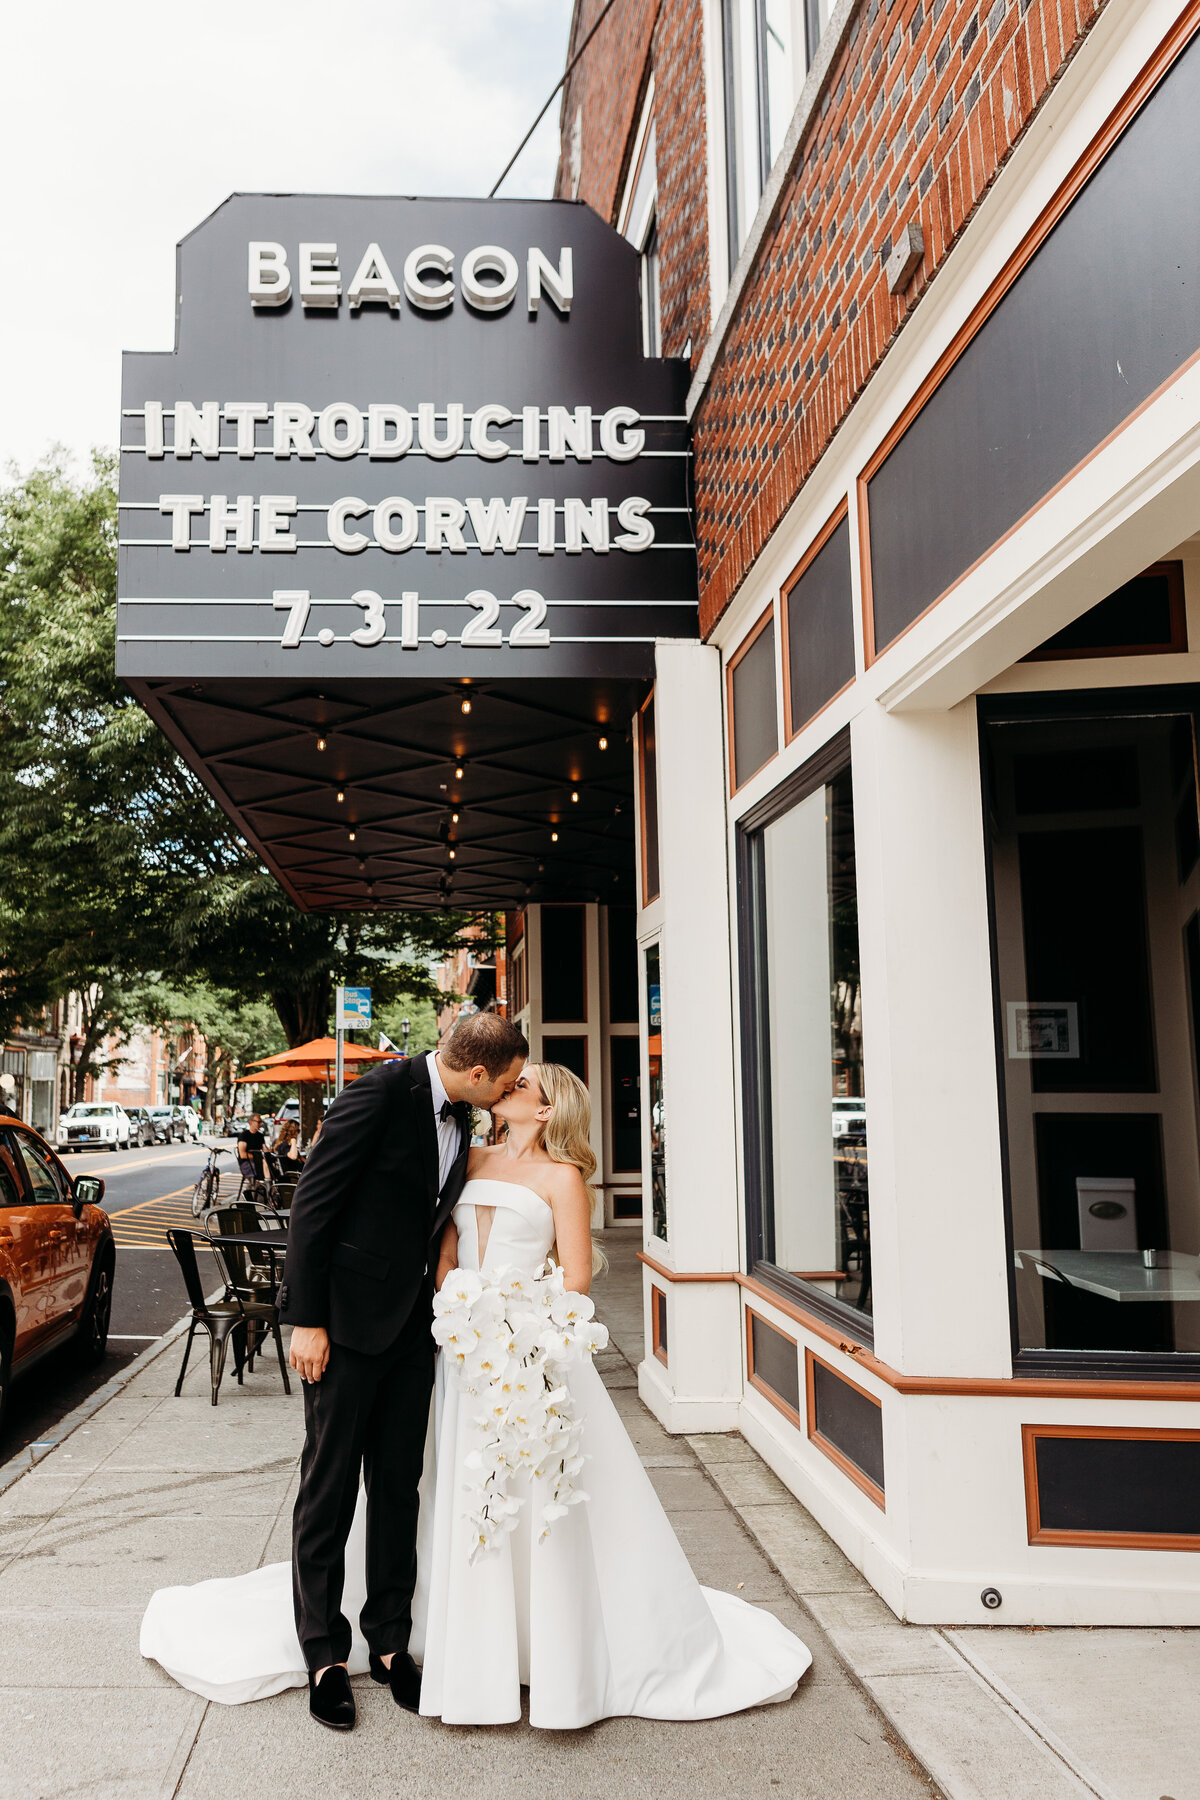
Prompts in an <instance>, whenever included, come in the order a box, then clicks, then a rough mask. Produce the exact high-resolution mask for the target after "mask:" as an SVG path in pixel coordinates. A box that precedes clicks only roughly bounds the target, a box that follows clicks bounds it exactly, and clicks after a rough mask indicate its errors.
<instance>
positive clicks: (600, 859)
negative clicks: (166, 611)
mask: <svg viewBox="0 0 1200 1800" xmlns="http://www.w3.org/2000/svg"><path fill="white" fill-rule="evenodd" d="M129 685H130V687H131V688H132V689H133V691H134V693H135V694H136V696H137V698H138V699H139V700H140V702H141V703H142V705H143V706H145V707H146V709H147V710H148V711H149V713H150V714H151V716H152V717H153V718H154V719H155V720H156V721H157V722H158V724H159V725H160V726H161V727H162V728H163V730H164V731H165V732H166V733H167V735H168V737H170V739H171V741H172V742H173V743H174V744H175V746H176V748H177V749H178V750H179V751H180V752H181V753H182V755H183V756H184V758H185V759H186V761H187V762H188V763H189V764H190V765H191V767H192V768H193V769H195V770H196V772H197V774H198V775H199V776H200V777H201V779H202V780H203V781H204V782H205V784H206V785H207V786H208V788H209V789H210V791H211V792H212V793H213V794H214V796H215V797H216V799H217V800H218V801H219V802H220V804H221V806H222V807H223V808H224V809H225V811H226V812H227V813H228V814H229V816H230V817H231V818H232V819H233V820H234V822H235V823H236V825H237V827H238V829H239V830H240V831H241V832H243V833H244V835H245V836H246V838H247V840H248V841H249V842H250V843H251V844H252V845H253V847H254V848H255V850H256V851H257V852H258V853H259V855H260V856H261V857H262V858H263V861H264V862H265V863H266V865H267V867H268V868H269V869H270V870H271V872H272V873H273V874H274V875H275V876H276V877H277V878H278V879H279V881H280V882H281V883H282V884H283V886H284V887H285V888H286V890H287V892H288V893H289V894H290V895H291V896H292V898H293V899H294V900H295V901H296V902H297V904H298V905H299V906H301V907H303V908H304V909H305V910H306V911H325V910H329V909H338V910H342V909H355V908H372V907H407V908H438V907H462V908H468V909H469V908H476V907H479V908H490V909H500V908H506V907H519V906H522V905H524V904H526V903H527V902H528V901H531V900H535V901H540V900H550V901H553V900H574V901H580V900H599V901H601V902H611V901H625V902H629V901H632V900H633V898H634V857H633V821H634V807H633V759H632V752H631V747H630V736H631V733H630V722H631V719H632V717H633V714H634V712H635V710H636V708H637V707H638V706H639V705H640V703H641V701H642V700H643V698H644V697H645V694H646V692H647V685H646V684H645V683H642V682H637V681H619V680H612V681H599V680H588V681H584V680H565V679H564V680H551V679H541V680H531V679H528V678H526V679H522V680H516V681H507V682H506V681H477V682H471V683H470V684H469V685H468V684H464V683H462V682H457V681H456V682H450V681H422V680H416V679H408V680H405V681H403V682H398V681H386V680H380V681H370V680H363V679H361V678H354V679H346V680H342V681H338V680H328V679H326V680H321V681H313V680H301V679H297V680H294V681H284V680H279V679H270V680H232V679H221V680H212V679H210V680H204V681H195V680H191V679H189V680H179V681H157V680H131V681H130V683H129ZM464 701H469V702H470V711H469V713H464V711H463V703H464ZM602 739H604V740H605V741H606V744H607V747H606V748H604V749H601V747H600V744H601V740H602ZM322 741H323V742H324V745H325V748H324V749H321V748H320V747H319V746H320V743H321V742H322ZM458 770H461V775H459V774H457V773H456V771H458ZM339 793H341V794H342V795H343V796H344V798H343V799H341V800H339V798H338V795H339ZM573 795H578V799H573V798H572V796H573ZM455 813H457V815H458V818H457V821H456V820H455V818H454V814H455ZM351 833H353V834H354V835H353V838H351ZM554 833H557V834H558V836H557V841H555V840H554V837H553V834H554ZM451 852H453V854H451Z"/></svg>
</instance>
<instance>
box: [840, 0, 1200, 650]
mask: <svg viewBox="0 0 1200 1800" xmlns="http://www.w3.org/2000/svg"><path fill="white" fill-rule="evenodd" d="M1197 27H1200V0H1191V4H1190V5H1188V6H1187V7H1185V8H1184V10H1183V12H1182V13H1181V14H1180V15H1179V17H1178V19H1177V20H1176V21H1175V23H1174V25H1173V26H1172V27H1171V30H1170V31H1169V32H1168V33H1167V35H1166V37H1165V38H1164V39H1163V40H1162V42H1161V44H1160V45H1159V46H1158V49H1157V50H1156V51H1155V52H1154V55H1153V56H1152V57H1151V58H1150V60H1149V62H1148V63H1146V65H1145V66H1144V68H1143V69H1142V70H1141V72H1140V73H1139V75H1138V77H1137V79H1136V80H1135V81H1134V82H1133V83H1132V85H1131V86H1130V87H1129V88H1127V89H1126V91H1125V93H1124V94H1123V95H1122V97H1121V99H1120V100H1119V101H1118V103H1117V105H1116V106H1115V107H1114V108H1113V110H1112V112H1111V113H1110V114H1109V116H1108V118H1107V119H1106V120H1105V121H1104V123H1103V125H1102V126H1101V127H1100V129H1099V131H1098V132H1097V133H1096V135H1095V137H1094V138H1093V139H1092V141H1091V143H1090V144H1089V145H1088V147H1087V149H1086V150H1085V151H1084V153H1083V155H1082V156H1081V157H1080V158H1079V161H1078V162H1077V163H1076V164H1075V166H1074V168H1073V169H1072V170H1071V172H1070V174H1069V175H1068V176H1067V177H1066V179H1065V180H1064V181H1063V182H1062V184H1061V185H1060V187H1059V188H1058V190H1057V192H1056V193H1055V194H1054V196H1053V198H1052V199H1051V200H1050V201H1049V203H1048V205H1047V206H1046V207H1045V208H1044V209H1043V211H1042V212H1041V213H1040V214H1039V216H1038V217H1037V218H1036V219H1035V220H1034V222H1033V224H1032V225H1031V226H1030V228H1029V230H1028V231H1027V232H1026V233H1025V236H1024V237H1023V238H1022V239H1021V241H1020V243H1019V244H1018V245H1017V247H1016V249H1015V250H1014V251H1013V253H1012V255H1011V256H1010V257H1009V259H1008V261H1007V262H1006V263H1005V265H1004V267H1003V268H1002V269H1001V271H1000V273H999V274H998V275H997V276H996V278H995V280H994V281H993V282H992V283H991V285H990V286H989V287H988V289H987V291H986V292H985V293H984V294H983V295H982V297H981V298H980V299H979V300H978V301H977V302H976V304H975V306H974V307H973V308H972V310H971V312H970V313H969V314H968V316H967V318H966V319H965V321H964V322H963V324H962V325H961V326H960V327H959V329H958V331H957V332H956V333H955V335H954V337H953V338H952V339H951V340H950V342H949V344H948V345H947V346H946V348H945V350H944V351H943V352H942V354H941V356H940V357H939V358H938V360H937V362H936V363H935V364H934V366H933V368H932V369H931V370H930V371H929V374H928V375H927V376H926V377H925V379H924V381H923V382H922V383H921V385H920V387H919V388H918V389H917V391H916V393H915V394H914V395H913V397H912V399H911V400H910V401H909V403H908V405H907V406H906V407H905V408H904V410H903V411H902V412H901V413H900V415H899V417H898V418H897V419H896V421H895V423H894V424H893V425H892V426H891V427H890V429H889V430H888V432H887V433H886V435H885V436H884V438H883V440H882V442H881V443H880V445H879V447H878V449H877V450H876V451H875V452H874V454H873V455H872V457H871V458H870V460H869V462H868V463H867V464H866V466H865V468H864V469H863V470H862V472H861V474H860V475H859V476H858V478H857V488H858V531H859V561H860V573H861V590H862V614H863V648H864V656H865V661H866V666H867V667H868V668H870V666H871V664H872V663H873V662H874V661H875V658H876V656H877V655H880V654H882V652H881V651H880V650H879V648H878V647H877V646H876V643H875V607H874V600H873V594H872V585H871V525H870V519H869V517H868V500H867V487H868V483H869V482H870V480H871V477H872V476H873V475H875V474H876V473H877V471H878V470H879V468H880V467H881V466H882V464H883V463H884V462H886V460H887V458H888V457H889V456H890V455H891V453H892V451H893V450H894V449H895V447H896V445H897V444H898V443H899V441H900V439H901V438H902V437H903V436H904V433H905V432H906V431H907V430H908V428H909V426H910V425H911V424H912V422H913V420H914V419H915V418H916V417H917V414H918V413H919V412H920V411H921V410H922V408H923V407H924V406H925V405H926V404H927V402H928V401H929V399H930V397H931V396H932V394H933V393H934V391H935V390H936V389H937V388H938V387H939V386H940V385H941V383H942V381H943V380H944V378H945V376H946V375H947V373H948V372H949V370H950V369H951V368H952V367H953V365H954V364H955V363H956V362H957V361H958V359H959V357H960V356H961V355H962V353H963V351H964V350H965V349H966V348H967V345H968V344H969V343H970V342H971V340H972V338H974V337H975V335H976V334H977V332H978V331H979V330H980V329H981V327H982V326H983V325H984V324H985V323H986V321H987V319H988V318H989V317H990V315H991V314H992V313H993V312H994V311H995V309H996V307H997V306H998V305H999V304H1000V302H1001V300H1002V299H1003V298H1004V296H1005V294H1006V293H1007V292H1008V290H1009V288H1010V287H1011V286H1012V285H1013V283H1014V282H1015V281H1016V279H1017V277H1018V276H1019V275H1020V274H1021V273H1022V271H1023V270H1024V268H1025V266H1026V264H1027V263H1029V262H1030V261H1031V260H1032V259H1033V257H1034V255H1035V254H1036V252H1037V251H1038V250H1039V249H1040V248H1041V246H1042V244H1043V243H1044V242H1045V241H1046V239H1047V238H1048V237H1049V235H1050V233H1051V232H1052V231H1053V229H1054V227H1055V226H1056V225H1057V224H1058V221H1059V220H1060V219H1061V217H1062V215H1063V214H1064V213H1065V212H1066V210H1067V208H1068V207H1069V206H1070V204H1071V202H1072V201H1073V200H1074V199H1075V198H1076V196H1077V195H1078V193H1079V191H1080V189H1081V188H1082V187H1083V186H1084V184H1085V183H1086V182H1087V181H1088V180H1089V179H1090V177H1091V176H1092V175H1093V174H1094V173H1095V171H1096V169H1097V168H1098V167H1099V166H1100V164H1101V163H1102V162H1103V161H1104V158H1105V157H1106V156H1107V155H1108V153H1109V151H1110V150H1111V149H1112V147H1113V145H1114V144H1115V143H1116V142H1117V139H1118V138H1119V137H1120V136H1121V135H1122V133H1123V132H1124V131H1125V129H1126V127H1127V126H1128V125H1129V124H1130V122H1131V121H1132V119H1133V118H1134V116H1135V115H1136V114H1137V113H1138V112H1139V111H1140V109H1141V107H1142V106H1144V104H1145V103H1146V101H1147V100H1148V99H1149V97H1150V95H1151V94H1152V93H1153V92H1154V89H1155V88H1156V87H1157V86H1158V84H1159V82H1160V81H1161V80H1162V78H1163V76H1164V75H1165V74H1166V73H1167V71H1168V70H1169V69H1170V67H1171V65H1172V64H1173V63H1174V62H1175V61H1176V59H1177V58H1178V57H1179V56H1180V54H1181V53H1182V52H1183V50H1184V49H1185V48H1186V47H1187V44H1188V43H1189V42H1190V40H1191V38H1192V37H1193V36H1194V35H1195V32H1196V30H1197ZM1197 361H1200V351H1198V352H1197V353H1196V355H1195V356H1191V357H1189V358H1188V360H1187V361H1186V362H1185V363H1184V364H1183V365H1182V366H1181V367H1180V368H1178V369H1176V370H1175V371H1174V373H1173V374H1172V375H1170V376H1169V377H1168V378H1167V380H1166V381H1164V382H1163V383H1162V385H1161V386H1160V387H1158V388H1156V389H1155V391H1154V393H1153V394H1151V395H1150V396H1149V397H1148V398H1147V399H1146V400H1144V401H1143V402H1142V404H1141V405H1140V406H1138V407H1137V408H1135V410H1134V411H1133V412H1131V413H1130V414H1129V415H1128V417H1127V418H1125V419H1123V420H1122V421H1121V423H1120V424H1119V425H1117V426H1116V427H1115V428H1114V429H1113V430H1112V431H1111V432H1109V434H1108V436H1107V437H1106V438H1104V439H1103V441H1102V442H1101V443H1099V444H1097V445H1096V447H1095V449H1094V450H1092V451H1090V452H1089V454H1088V455H1087V456H1085V457H1083V458H1082V460H1081V461H1080V462H1078V463H1076V465H1075V467H1074V468H1073V469H1070V470H1069V471H1068V472H1067V474H1066V475H1064V476H1063V478H1062V480H1061V481H1059V482H1056V483H1055V485H1054V486H1053V487H1052V488H1051V489H1050V490H1049V492H1048V493H1046V494H1043V495H1042V498H1041V499H1040V500H1039V501H1037V502H1036V504H1035V505H1033V506H1031V507H1030V509H1029V511H1028V512H1026V513H1024V514H1023V515H1022V517H1021V518H1019V519H1018V520H1017V521H1016V523H1015V524H1014V525H1011V526H1010V527H1009V529H1008V530H1007V531H1006V532H1004V533H1003V534H1002V535H1001V536H1000V537H998V538H997V539H996V542H995V543H994V544H990V545H989V546H988V548H987V549H986V550H985V551H984V552H983V555H982V556H979V557H976V559H975V561H974V562H973V563H972V564H971V566H970V568H968V569H964V571H963V573H962V574H961V575H960V576H959V577H958V579H957V580H956V581H953V582H951V584H950V586H949V587H948V588H946V589H945V590H944V591H943V592H942V593H940V594H938V595H937V596H936V597H935V598H934V599H933V600H931V601H930V603H929V605H928V606H927V607H925V608H924V609H923V610H922V611H921V612H919V613H918V614H917V617H916V618H915V619H911V620H910V621H909V623H908V624H907V625H906V626H905V627H904V630H903V631H900V632H897V634H896V636H895V637H894V638H891V639H889V644H888V645H885V646H884V648H885V649H886V648H888V647H889V646H890V644H894V643H898V642H899V641H900V639H901V638H902V637H905V636H906V635H907V633H908V632H910V631H911V630H912V629H913V627H914V626H915V625H917V624H918V623H919V622H920V620H921V619H923V618H925V616H926V614H927V613H929V612H931V611H932V609H933V608H934V607H935V606H938V605H940V603H941V602H942V601H943V600H944V599H945V598H946V596H947V594H952V593H953V592H954V590H955V588H957V587H959V586H960V585H961V584H962V582H964V581H965V580H966V579H967V577H968V575H970V574H971V573H972V572H973V571H974V570H975V569H977V568H978V567H979V565H980V563H981V562H983V561H984V559H985V558H986V557H988V556H990V555H991V554H992V553H993V551H995V550H997V549H998V548H999V547H1000V545H1001V544H1003V543H1005V542H1006V541H1007V540H1008V539H1009V538H1010V537H1011V536H1012V535H1013V533H1014V532H1016V531H1019V530H1020V528H1021V526H1022V525H1024V524H1025V522H1026V521H1027V520H1028V519H1030V518H1032V517H1033V515H1034V513H1036V512H1038V511H1039V510H1040V509H1041V508H1042V507H1043V506H1045V505H1046V503H1047V501H1049V500H1051V499H1053V497H1054V495H1055V494H1057V493H1058V492H1059V491H1060V489H1062V488H1063V487H1065V486H1066V484H1067V482H1069V481H1071V480H1072V479H1073V478H1074V477H1075V476H1076V475H1077V474H1078V473H1079V471H1080V470H1081V469H1084V468H1086V467H1087V465H1088V464H1089V463H1090V462H1092V461H1093V460H1094V458H1095V457H1097V456H1099V454H1100V452H1101V451H1102V450H1104V449H1106V448H1107V446H1108V445H1109V444H1111V443H1112V442H1113V440H1114V439H1115V438H1116V437H1118V436H1119V435H1120V433H1121V432H1123V431H1125V430H1126V429H1127V428H1128V426H1129V425H1131V424H1132V423H1133V421H1134V420H1135V419H1136V418H1137V417H1138V416H1139V415H1140V414H1141V413H1143V412H1144V411H1145V410H1146V408H1147V407H1148V406H1152V405H1153V404H1154V402H1155V400H1157V399H1158V398H1159V396H1160V395H1161V394H1163V393H1165V392H1166V391H1167V389H1168V388H1170V387H1171V386H1172V385H1173V384H1174V383H1175V382H1176V381H1178V379H1179V377H1180V376H1181V375H1182V374H1183V373H1184V372H1185V370H1187V369H1189V368H1191V367H1192V365H1193V364H1194V363H1195V362H1197Z"/></svg>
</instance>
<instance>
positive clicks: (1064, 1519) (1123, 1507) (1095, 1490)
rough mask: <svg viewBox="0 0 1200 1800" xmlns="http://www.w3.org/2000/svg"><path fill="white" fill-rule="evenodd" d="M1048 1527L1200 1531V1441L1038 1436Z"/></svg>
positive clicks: (1040, 1492) (1040, 1490)
mask: <svg viewBox="0 0 1200 1800" xmlns="http://www.w3.org/2000/svg"><path fill="white" fill-rule="evenodd" d="M1036 1456H1037V1477H1038V1500H1039V1507H1040V1512H1041V1524H1042V1529H1043V1530H1046V1531H1129V1532H1139V1533H1140V1532H1144V1533H1148V1534H1154V1533H1159V1532H1163V1533H1171V1534H1176V1533H1179V1534H1191V1533H1200V1441H1196V1440H1194V1439H1183V1440H1180V1439H1173V1438H1050V1437H1046V1438H1038V1439H1037V1441H1036Z"/></svg>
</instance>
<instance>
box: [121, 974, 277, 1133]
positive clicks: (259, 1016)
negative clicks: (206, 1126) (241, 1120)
mask: <svg viewBox="0 0 1200 1800" xmlns="http://www.w3.org/2000/svg"><path fill="white" fill-rule="evenodd" d="M139 1005H140V1009H141V1012H142V1014H143V1016H144V1018H145V1019H146V1021H147V1023H149V1024H151V1025H155V1026H157V1027H158V1029H159V1030H160V1031H162V1032H164V1033H166V1034H168V1035H169V1036H172V1037H178V1036H181V1035H182V1034H183V1033H185V1032H192V1031H194V1032H196V1033H197V1034H198V1035H199V1037H200V1038H201V1039H202V1041H203V1044H204V1060H205V1071H206V1073H205V1102H204V1117H205V1119H206V1120H208V1121H210V1122H211V1121H212V1119H213V1118H214V1117H215V1115H216V1110H217V1107H218V1105H220V1106H221V1107H222V1108H223V1110H224V1111H225V1112H226V1113H230V1112H233V1111H234V1110H235V1102H236V1094H235V1090H236V1085H237V1082H238V1080H239V1078H240V1077H241V1076H242V1075H243V1074H244V1073H245V1071H246V1068H247V1065H248V1064H250V1063H254V1062H258V1061H260V1060H261V1059H262V1058H263V1057H264V1056H275V1055H277V1054H278V1053H279V1051H281V1050H283V1049H285V1048H286V1044H285V1041H284V1036H283V1030H282V1028H281V1026H280V1023H279V1020H278V1018H277V1017H276V1015H275V1012H274V1009H273V1008H272V1007H271V1006H270V1005H268V1004H267V1002H266V1001H265V1000H255V1001H250V1002H246V1001H242V1000H239V998H238V997H237V995H236V994H233V993H230V992H228V991H227V990H224V989H221V988H214V987H211V986H210V985H209V984H208V983H206V982H196V983H192V984H188V985H185V986H182V987H172V986H170V985H168V984H166V983H164V982H150V983H147V984H146V985H145V986H144V987H143V988H142V990H141V992H140V996H139Z"/></svg>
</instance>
